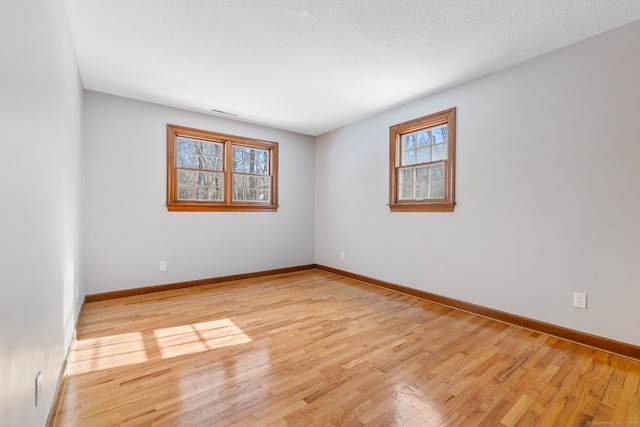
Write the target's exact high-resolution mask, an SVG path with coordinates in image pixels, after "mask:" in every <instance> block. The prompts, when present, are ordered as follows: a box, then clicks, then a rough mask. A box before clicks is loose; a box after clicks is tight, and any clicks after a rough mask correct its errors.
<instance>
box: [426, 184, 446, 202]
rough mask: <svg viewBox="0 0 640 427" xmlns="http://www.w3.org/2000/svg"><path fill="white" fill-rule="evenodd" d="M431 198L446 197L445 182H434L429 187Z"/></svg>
mask: <svg viewBox="0 0 640 427" xmlns="http://www.w3.org/2000/svg"><path fill="white" fill-rule="evenodd" d="M429 198H431V199H442V198H444V182H432V183H431V185H430V188H429Z"/></svg>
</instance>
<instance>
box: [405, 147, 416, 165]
mask: <svg viewBox="0 0 640 427" xmlns="http://www.w3.org/2000/svg"><path fill="white" fill-rule="evenodd" d="M402 164H403V165H415V164H416V152H415V150H409V151H404V152H403V153H402Z"/></svg>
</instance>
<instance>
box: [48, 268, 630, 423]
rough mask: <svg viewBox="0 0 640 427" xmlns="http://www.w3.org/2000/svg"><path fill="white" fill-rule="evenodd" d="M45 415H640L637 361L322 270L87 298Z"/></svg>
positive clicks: (416, 419)
mask: <svg viewBox="0 0 640 427" xmlns="http://www.w3.org/2000/svg"><path fill="white" fill-rule="evenodd" d="M67 366H68V371H67V372H68V375H67V376H66V377H65V378H64V383H63V387H62V390H63V393H62V396H61V398H60V399H59V405H58V407H57V408H55V409H56V410H55V413H54V415H53V425H55V426H69V427H76V426H96V427H101V426H113V425H118V426H189V427H191V426H222V427H226V426H265V427H266V426H272V427H276V426H283V427H284V426H287V427H290V426H394V425H397V426H402V427H407V426H457V425H461V426H462V425H464V426H467V425H492V426H493V425H502V426H514V425H522V426H532V425H536V426H538V425H539V426H552V425H559V426H568V425H587V423H589V422H616V421H619V422H625V423H633V422H634V421H640V362H639V361H637V360H633V359H628V358H624V357H621V356H617V355H614V354H610V353H606V352H603V351H599V350H594V349H592V348H588V347H584V346H581V345H578V344H575V343H572V342H568V341H564V340H562V339H559V338H556V337H551V336H548V335H545V334H541V333H539V332H534V331H531V330H527V329H522V328H519V327H516V326H512V325H508V324H505V323H502V322H498V321H494V320H490V319H487V318H484V317H480V316H476V315H473V314H469V313H466V312H462V311H458V310H455V309H452V308H450V307H444V306H441V305H438V304H435V303H433V302H429V301H425V300H421V299H419V298H417V297H413V296H410V295H405V294H400V293H396V292H394V291H392V290H389V289H383V288H378V287H375V286H371V285H367V284H365V283H362V282H358V281H356V280H353V279H350V278H346V277H342V276H338V275H335V274H332V273H329V272H326V271H320V270H305V271H299V272H291V273H285V274H277V275H273V276H264V277H255V278H248V279H243V280H237V281H234V282H232V283H228V284H225V286H219V285H212V286H201V287H190V288H188V289H179V290H171V291H166V292H160V293H156V294H142V295H136V296H130V297H126V298H120V299H113V300H104V301H95V302H91V303H87V304H86V305H85V307H84V313H83V317H82V320H81V322H80V324H79V325H78V333H77V342H76V346H75V349H74V350H73V351H72V352H71V353H70V355H69V357H68V360H67Z"/></svg>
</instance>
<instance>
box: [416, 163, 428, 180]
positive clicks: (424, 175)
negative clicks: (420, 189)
mask: <svg viewBox="0 0 640 427" xmlns="http://www.w3.org/2000/svg"><path fill="white" fill-rule="evenodd" d="M428 179H429V167H428V166H423V167H420V168H416V181H427V180H428Z"/></svg>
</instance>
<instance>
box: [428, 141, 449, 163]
mask: <svg viewBox="0 0 640 427" xmlns="http://www.w3.org/2000/svg"><path fill="white" fill-rule="evenodd" d="M446 159H447V144H438V145H436V146H434V147H433V153H432V160H433V161H434V162H435V161H437V160H446Z"/></svg>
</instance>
